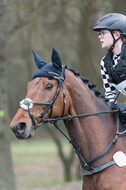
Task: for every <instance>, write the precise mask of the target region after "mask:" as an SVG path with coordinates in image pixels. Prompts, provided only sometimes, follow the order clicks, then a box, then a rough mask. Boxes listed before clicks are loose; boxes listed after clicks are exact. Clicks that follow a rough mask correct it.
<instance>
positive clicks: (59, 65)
mask: <svg viewBox="0 0 126 190" xmlns="http://www.w3.org/2000/svg"><path fill="white" fill-rule="evenodd" d="M52 64H53V66H54V67H56V69H60V70H62V62H61V59H60V55H59V53H58V52H57V50H56V49H54V48H53V51H52Z"/></svg>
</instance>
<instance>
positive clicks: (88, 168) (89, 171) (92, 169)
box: [50, 113, 126, 176]
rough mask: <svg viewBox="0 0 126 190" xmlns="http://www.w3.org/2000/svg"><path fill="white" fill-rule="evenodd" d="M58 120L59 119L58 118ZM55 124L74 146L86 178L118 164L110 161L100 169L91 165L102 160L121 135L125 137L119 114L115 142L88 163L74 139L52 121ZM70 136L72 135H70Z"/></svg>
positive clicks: (125, 131)
mask: <svg viewBox="0 0 126 190" xmlns="http://www.w3.org/2000/svg"><path fill="white" fill-rule="evenodd" d="M90 116H92V115H90ZM57 119H58V118H57ZM50 122H51V120H50ZM51 123H53V124H54V126H55V127H56V129H58V131H59V132H60V133H61V134H62V135H63V136H64V137H65V138H66V139H67V140H68V141H69V143H70V144H72V146H73V148H74V150H75V153H76V154H77V155H78V157H79V159H80V167H81V171H82V174H83V175H84V176H89V175H92V174H95V173H98V172H101V171H103V170H104V169H106V168H108V167H110V166H112V165H114V164H116V163H115V161H114V160H113V161H110V162H108V163H106V164H103V165H101V166H99V167H96V168H95V167H92V166H91V165H92V164H93V163H94V162H96V161H97V160H99V159H100V158H102V157H103V156H104V155H105V154H106V153H107V152H108V151H109V150H110V149H111V148H112V146H113V145H114V144H115V143H116V141H117V139H118V137H119V135H123V134H125V133H126V130H124V131H123V132H119V116H118V113H117V130H116V133H115V137H114V139H113V141H112V142H111V143H110V144H109V145H108V147H107V148H106V149H105V150H104V151H102V152H101V153H100V154H99V155H98V156H96V157H95V158H94V159H92V160H90V161H88V162H86V161H85V160H84V158H83V156H82V154H81V151H80V148H79V147H78V146H77V145H76V143H75V142H74V140H73V139H71V138H69V137H68V136H67V135H66V134H65V133H64V132H63V131H62V130H61V129H60V128H59V127H58V125H57V121H56V120H55V121H54V120H52V122H51ZM66 124H67V125H68V120H66ZM69 136H70V135H69ZM125 155H126V153H125ZM85 167H86V169H84V168H85Z"/></svg>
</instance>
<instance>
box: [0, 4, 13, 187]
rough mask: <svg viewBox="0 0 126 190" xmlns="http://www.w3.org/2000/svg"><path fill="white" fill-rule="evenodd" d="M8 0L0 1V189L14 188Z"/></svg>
mask: <svg viewBox="0 0 126 190" xmlns="http://www.w3.org/2000/svg"><path fill="white" fill-rule="evenodd" d="M7 5H8V2H5V1H4V0H1V1H0V19H1V20H0V29H1V34H0V190H15V182H14V173H13V167H12V160H11V153H10V142H9V137H8V135H7V134H8V133H9V127H8V126H9V122H8V121H9V120H8V97H7V96H8V92H7V83H6V78H7V63H6V56H5V48H6V40H7V36H6V34H7V30H8V27H9V24H10V23H9V24H8V18H7V12H6V8H7V7H6V6H7Z"/></svg>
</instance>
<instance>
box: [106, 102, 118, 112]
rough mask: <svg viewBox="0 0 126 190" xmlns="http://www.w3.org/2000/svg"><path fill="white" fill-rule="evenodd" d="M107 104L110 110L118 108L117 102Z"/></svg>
mask: <svg viewBox="0 0 126 190" xmlns="http://www.w3.org/2000/svg"><path fill="white" fill-rule="evenodd" d="M108 104H109V106H110V108H111V109H112V110H118V111H119V110H120V108H119V106H118V104H116V103H115V102H109V103H108Z"/></svg>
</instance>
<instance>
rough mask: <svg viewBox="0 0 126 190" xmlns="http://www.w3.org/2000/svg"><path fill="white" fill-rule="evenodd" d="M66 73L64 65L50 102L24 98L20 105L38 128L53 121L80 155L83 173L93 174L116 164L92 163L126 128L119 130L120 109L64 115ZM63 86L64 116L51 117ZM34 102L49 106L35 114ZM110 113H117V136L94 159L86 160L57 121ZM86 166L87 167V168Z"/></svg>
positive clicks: (109, 147) (107, 149)
mask: <svg viewBox="0 0 126 190" xmlns="http://www.w3.org/2000/svg"><path fill="white" fill-rule="evenodd" d="M64 73H65V66H63V69H62V75H61V76H60V77H58V79H57V80H58V82H59V84H58V87H57V90H56V93H55V95H54V98H53V99H52V100H51V101H50V102H37V101H32V100H30V99H24V100H22V101H21V102H20V107H22V108H23V109H25V110H27V111H28V113H29V116H30V118H31V120H32V125H33V126H34V128H36V126H37V127H38V126H39V125H41V124H42V123H47V122H49V123H52V124H54V126H55V127H56V129H58V130H59V131H60V133H61V134H62V135H64V137H65V138H66V139H67V140H68V141H69V143H71V144H72V146H73V148H74V150H75V152H76V154H77V155H78V157H79V159H80V164H81V170H82V174H83V175H92V174H95V173H98V172H101V171H102V170H104V169H106V168H108V167H110V166H112V165H114V164H115V161H111V162H108V163H106V164H104V165H102V166H99V167H97V168H94V167H92V166H91V165H92V164H93V163H94V162H96V161H97V160H99V159H100V158H102V157H103V156H104V155H105V154H106V153H107V152H108V151H109V150H110V149H111V148H112V146H113V145H114V144H115V143H116V141H117V139H118V137H119V136H120V135H123V134H125V133H126V130H124V131H123V132H119V116H118V110H108V111H101V112H96V113H90V114H80V115H75V116H70V115H67V116H64V111H65V104H66V93H65V89H64V85H63V82H64V79H65V78H64V77H63V76H65V75H64ZM61 86H62V89H63V111H62V116H61V117H59V116H57V117H56V118H51V115H52V111H53V106H54V103H55V101H56V99H57V97H58V95H59V93H60V88H61ZM33 104H36V105H45V106H47V107H46V109H45V110H44V112H43V113H42V114H40V115H38V116H34V115H33V113H32V111H31V108H32V106H33ZM50 109H51V111H50V114H49V118H48V119H44V118H43V117H44V116H45V114H46V113H47V112H48V111H49V110H50ZM108 113H116V115H117V130H116V133H115V137H114V139H113V140H112V142H111V143H110V144H109V145H108V147H107V148H106V149H105V150H103V151H102V152H101V153H100V154H99V155H98V156H96V157H95V158H93V159H92V160H90V161H88V162H86V161H85V160H84V158H83V156H82V154H81V150H80V148H79V147H78V146H77V145H76V143H75V142H74V140H73V139H72V138H71V137H70V135H69V137H68V136H67V135H66V134H65V133H64V132H63V131H62V130H61V129H60V128H59V127H58V125H57V121H59V120H65V121H66V125H67V126H68V122H69V121H70V120H71V119H74V118H81V117H83V118H84V117H91V116H96V115H100V114H108ZM38 117H39V118H41V119H42V122H41V123H40V124H38V123H37V120H36V118H38ZM85 168H86V169H85Z"/></svg>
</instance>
